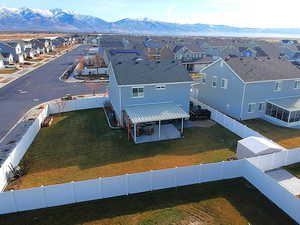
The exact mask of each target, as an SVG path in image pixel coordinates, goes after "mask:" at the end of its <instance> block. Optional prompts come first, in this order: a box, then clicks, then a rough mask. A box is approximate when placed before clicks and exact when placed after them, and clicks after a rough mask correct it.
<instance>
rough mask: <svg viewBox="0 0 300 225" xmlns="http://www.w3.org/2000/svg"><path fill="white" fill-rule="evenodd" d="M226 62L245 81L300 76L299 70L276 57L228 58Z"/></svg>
mask: <svg viewBox="0 0 300 225" xmlns="http://www.w3.org/2000/svg"><path fill="white" fill-rule="evenodd" d="M226 63H227V64H228V65H229V66H230V67H231V68H232V69H233V70H234V71H235V73H236V74H238V75H239V77H240V78H241V79H242V80H244V81H245V82H253V81H264V80H282V79H294V78H300V70H299V69H298V68H297V67H296V66H294V65H293V64H292V63H290V62H289V61H286V60H282V59H278V58H230V59H227V60H226Z"/></svg>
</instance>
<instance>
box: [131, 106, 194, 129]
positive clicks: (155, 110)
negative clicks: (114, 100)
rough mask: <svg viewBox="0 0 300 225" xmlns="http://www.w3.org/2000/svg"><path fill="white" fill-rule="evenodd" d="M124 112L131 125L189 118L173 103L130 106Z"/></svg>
mask: <svg viewBox="0 0 300 225" xmlns="http://www.w3.org/2000/svg"><path fill="white" fill-rule="evenodd" d="M125 111H126V112H127V114H128V116H129V118H130V120H131V122H132V123H133V124H137V123H146V122H152V121H162V120H172V119H182V118H189V117H190V116H189V114H188V113H186V112H185V111H184V110H183V109H182V108H181V107H180V106H178V105H176V104H175V103H161V104H147V105H138V106H130V107H127V108H126V109H125Z"/></svg>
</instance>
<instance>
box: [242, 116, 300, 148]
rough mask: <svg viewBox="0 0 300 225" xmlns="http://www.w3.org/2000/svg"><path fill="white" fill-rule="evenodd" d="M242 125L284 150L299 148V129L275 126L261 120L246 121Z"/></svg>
mask: <svg viewBox="0 0 300 225" xmlns="http://www.w3.org/2000/svg"><path fill="white" fill-rule="evenodd" d="M243 123H244V124H246V125H247V126H248V127H250V128H252V129H253V130H255V131H257V132H259V133H260V134H262V135H264V136H265V137H267V138H270V139H271V140H273V141H275V142H277V143H278V144H280V145H282V146H283V147H285V148H288V149H291V148H297V147H300V129H293V128H286V127H280V126H276V125H273V124H271V123H269V122H267V121H264V120H261V119H254V120H246V121H244V122H243Z"/></svg>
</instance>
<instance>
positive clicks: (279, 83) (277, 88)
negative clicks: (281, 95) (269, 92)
mask: <svg viewBox="0 0 300 225" xmlns="http://www.w3.org/2000/svg"><path fill="white" fill-rule="evenodd" d="M274 91H281V81H275V86H274Z"/></svg>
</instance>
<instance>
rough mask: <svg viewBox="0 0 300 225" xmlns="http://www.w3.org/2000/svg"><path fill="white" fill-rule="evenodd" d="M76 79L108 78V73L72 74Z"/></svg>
mask: <svg viewBox="0 0 300 225" xmlns="http://www.w3.org/2000/svg"><path fill="white" fill-rule="evenodd" d="M74 77H75V78H76V79H78V80H108V75H103V74H98V75H76V76H74Z"/></svg>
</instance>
